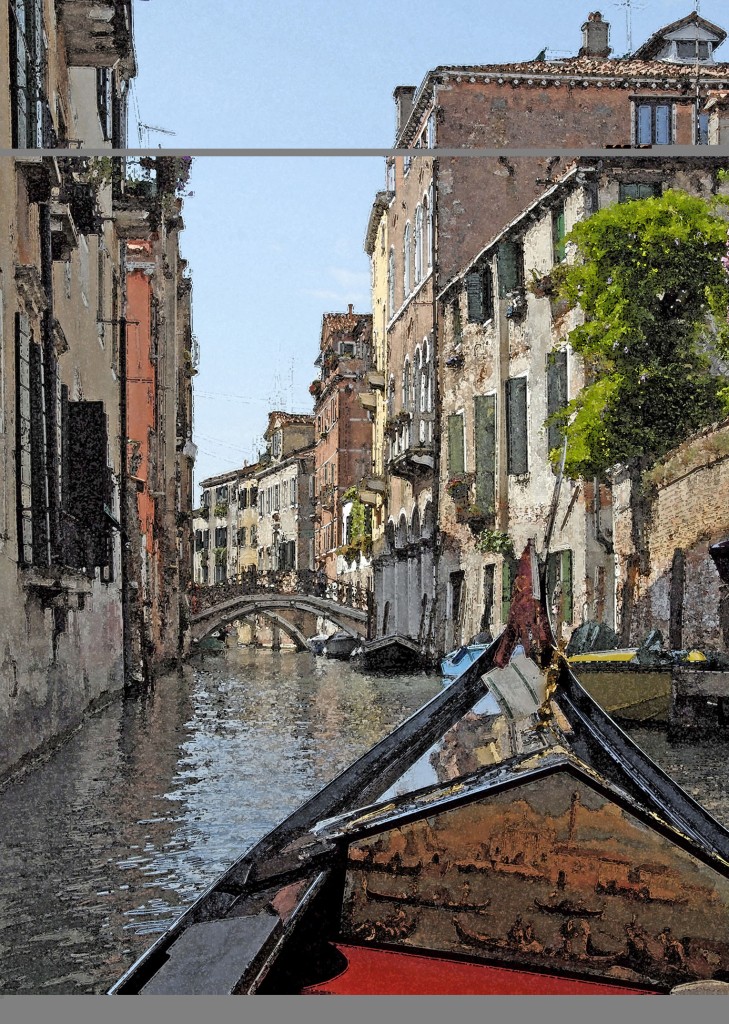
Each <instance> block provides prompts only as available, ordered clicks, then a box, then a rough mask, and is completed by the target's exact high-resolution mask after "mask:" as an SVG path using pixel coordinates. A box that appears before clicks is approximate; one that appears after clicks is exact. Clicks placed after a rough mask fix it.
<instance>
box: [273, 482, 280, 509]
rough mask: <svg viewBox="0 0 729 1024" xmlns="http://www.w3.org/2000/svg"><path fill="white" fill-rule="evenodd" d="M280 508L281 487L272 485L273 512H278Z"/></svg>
mask: <svg viewBox="0 0 729 1024" xmlns="http://www.w3.org/2000/svg"><path fill="white" fill-rule="evenodd" d="M280 508H281V486H280V484H274V487H273V511H274V512H278V510H279V509H280Z"/></svg>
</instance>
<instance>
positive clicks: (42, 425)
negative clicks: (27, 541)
mask: <svg viewBox="0 0 729 1024" xmlns="http://www.w3.org/2000/svg"><path fill="white" fill-rule="evenodd" d="M29 352H30V454H31V491H32V507H33V563H34V565H50V561H51V553H50V532H51V531H50V527H51V524H50V510H49V489H48V422H47V418H46V396H45V391H46V381H45V362H44V359H43V349H42V348H41V346H40V345H34V344H31V345H30V348H29Z"/></svg>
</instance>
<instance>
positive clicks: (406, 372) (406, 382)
mask: <svg viewBox="0 0 729 1024" xmlns="http://www.w3.org/2000/svg"><path fill="white" fill-rule="evenodd" d="M410 388H411V380H410V359H409V358H408V357H407V356H405V365H404V367H403V371H402V407H403V409H404V410H405V411H407V410H409V408H410Z"/></svg>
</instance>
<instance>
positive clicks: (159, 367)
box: [112, 157, 197, 679]
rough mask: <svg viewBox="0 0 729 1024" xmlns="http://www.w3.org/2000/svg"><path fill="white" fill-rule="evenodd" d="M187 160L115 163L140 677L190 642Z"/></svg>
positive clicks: (191, 357) (191, 360)
mask: <svg viewBox="0 0 729 1024" xmlns="http://www.w3.org/2000/svg"><path fill="white" fill-rule="evenodd" d="M188 170H189V164H188V163H187V162H184V163H182V162H180V161H177V160H176V159H175V158H173V157H158V158H149V159H147V160H145V161H144V162H143V164H142V165H141V166H140V165H139V163H137V162H136V161H132V160H123V161H118V162H117V163H115V165H114V167H113V176H112V177H113V180H112V192H113V209H114V215H115V219H116V224H117V230H118V232H119V234H120V235H122V236H123V238H124V260H125V293H126V316H125V327H126V330H125V339H124V357H125V358H124V378H123V392H124V396H123V397H124V402H123V406H122V412H123V418H124V423H125V433H126V444H127V451H126V460H127V482H126V493H127V500H126V503H125V507H124V509H123V522H124V527H125V531H126V533H127V535H128V536H129V537H130V547H128V548H126V549H125V551H126V560H125V572H126V575H127V576H128V580H129V583H130V584H133V585H132V586H130V587H129V589H128V593H127V594H126V595H125V598H126V600H125V613H126V617H127V638H128V645H130V646H129V651H128V655H129V659H130V671H131V672H132V674H133V675H135V674H139V676H140V678H141V679H148V678H149V677H150V675H151V674H152V673H153V672H154V671H156V670H158V669H159V668H160V667H162V666H167V665H170V664H173V663H175V662H176V661H177V659H178V658H179V656H180V652H181V651H183V650H184V649H185V644H186V640H185V631H186V627H187V620H188V617H189V611H188V608H187V597H186V591H187V588H188V584H189V583H190V582H191V579H192V523H191V517H190V513H191V510H192V493H193V488H192V472H193V465H194V460H195V454H196V448H195V445H194V444H193V441H192V426H193V424H192V378H193V376H194V374H195V373H196V364H197V342H196V341H195V339H194V336H193V332H192V301H191V280H190V277H189V275H188V273H187V264H186V261H185V260H184V259H182V257H181V255H180V245H179V236H180V232H181V230H182V227H183V224H182V218H181V216H180V212H181V206H182V202H181V199H180V198H179V195H178V193H179V191H180V190H181V187H182V185H181V182H182V178H183V177H184V176H185V175H186V174H187V172H188Z"/></svg>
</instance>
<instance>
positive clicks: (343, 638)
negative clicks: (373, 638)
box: [322, 630, 362, 660]
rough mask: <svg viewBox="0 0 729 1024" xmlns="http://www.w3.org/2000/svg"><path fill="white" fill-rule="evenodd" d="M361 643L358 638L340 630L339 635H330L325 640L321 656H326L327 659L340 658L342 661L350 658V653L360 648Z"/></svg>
mask: <svg viewBox="0 0 729 1024" xmlns="http://www.w3.org/2000/svg"><path fill="white" fill-rule="evenodd" d="M361 642H362V641H361V640H360V638H359V637H358V636H354V635H353V634H352V633H345V632H344V631H343V630H341V631H340V632H339V633H332V635H331V636H330V637H328V638H327V641H326V643H325V644H324V647H323V650H322V654H324V655H326V657H327V658H341V659H343V660H344V659H346V658H349V657H351V656H352V653H353V652H354V651H355V650H356V649H357V648H358V647H359V646H360V644H361Z"/></svg>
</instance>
